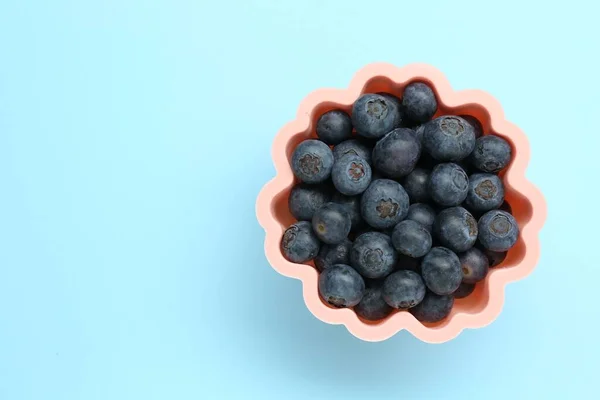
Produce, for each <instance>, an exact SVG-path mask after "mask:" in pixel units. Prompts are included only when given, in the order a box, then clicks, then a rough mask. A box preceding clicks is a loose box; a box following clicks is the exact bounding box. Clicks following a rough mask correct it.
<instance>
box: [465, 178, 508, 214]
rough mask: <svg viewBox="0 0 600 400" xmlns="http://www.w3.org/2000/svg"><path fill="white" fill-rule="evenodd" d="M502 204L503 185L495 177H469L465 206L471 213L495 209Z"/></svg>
mask: <svg viewBox="0 0 600 400" xmlns="http://www.w3.org/2000/svg"><path fill="white" fill-rule="evenodd" d="M503 202H504V185H503V184H502V180H501V179H500V178H498V176H497V175H493V174H486V173H478V174H473V175H471V176H469V191H468V192H467V198H466V199H465V205H466V206H467V207H468V208H469V209H470V210H472V211H478V212H484V211H489V210H493V209H496V208H498V207H500V206H501V205H502V203H503Z"/></svg>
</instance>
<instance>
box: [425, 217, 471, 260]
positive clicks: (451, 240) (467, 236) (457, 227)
mask: <svg viewBox="0 0 600 400" xmlns="http://www.w3.org/2000/svg"><path fill="white" fill-rule="evenodd" d="M478 232H479V229H478V226H477V221H476V220H475V218H474V217H473V215H471V213H469V212H468V211H467V210H466V209H464V208H462V207H450V208H446V209H445V210H442V211H441V212H440V213H439V214H438V215H437V217H435V222H434V223H433V234H434V235H435V237H436V238H437V239H438V240H439V241H440V243H441V244H442V245H443V246H444V247H447V248H449V249H450V250H452V251H453V252H455V253H462V252H465V251H467V250H469V249H470V248H471V247H473V246H474V245H475V242H476V241H477V235H478Z"/></svg>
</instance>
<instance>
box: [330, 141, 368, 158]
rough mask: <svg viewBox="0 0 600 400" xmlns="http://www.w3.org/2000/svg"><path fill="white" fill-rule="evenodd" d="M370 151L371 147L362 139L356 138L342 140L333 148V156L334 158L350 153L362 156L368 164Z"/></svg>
mask: <svg viewBox="0 0 600 400" xmlns="http://www.w3.org/2000/svg"><path fill="white" fill-rule="evenodd" d="M372 153H373V149H372V148H371V147H370V146H368V145H367V144H366V143H364V142H363V141H360V140H356V139H351V140H346V141H345V142H342V143H340V144H338V145H337V146H335V147H334V148H333V157H334V158H335V159H336V160H338V159H340V158H342V157H343V156H345V155H347V154H352V155H355V156H358V157H360V158H362V159H363V160H365V161H366V162H368V163H369V164H370V163H371V154H372Z"/></svg>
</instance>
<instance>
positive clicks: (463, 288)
mask: <svg viewBox="0 0 600 400" xmlns="http://www.w3.org/2000/svg"><path fill="white" fill-rule="evenodd" d="M473 290H475V284H474V283H464V282H463V283H461V284H460V286H459V287H458V289H456V291H455V292H454V293H452V295H453V296H454V298H455V299H464V298H465V297H467V296H469V295H470V294H471V293H473Z"/></svg>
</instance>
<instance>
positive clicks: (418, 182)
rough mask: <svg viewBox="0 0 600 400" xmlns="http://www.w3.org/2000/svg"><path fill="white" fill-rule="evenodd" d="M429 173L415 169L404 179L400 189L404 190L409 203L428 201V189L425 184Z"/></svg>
mask: <svg viewBox="0 0 600 400" xmlns="http://www.w3.org/2000/svg"><path fill="white" fill-rule="evenodd" d="M430 173H431V171H429V170H426V169H423V168H418V167H417V168H415V169H413V170H412V172H411V173H410V174H408V175H407V176H406V178H404V182H403V184H402V187H404V190H406V193H407V194H408V198H409V199H410V202H411V203H423V202H426V201H429V189H428V188H427V182H428V181H429V174H430Z"/></svg>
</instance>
